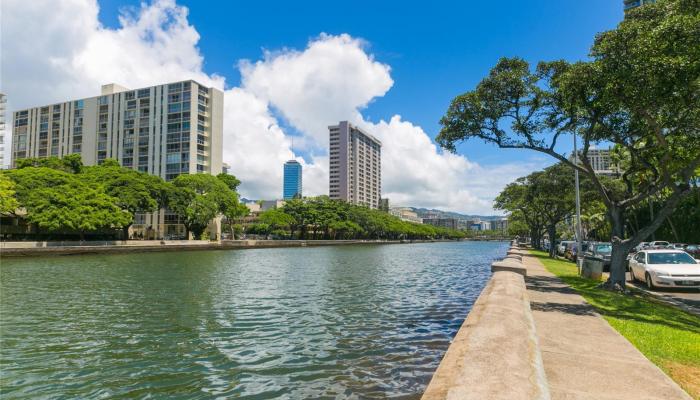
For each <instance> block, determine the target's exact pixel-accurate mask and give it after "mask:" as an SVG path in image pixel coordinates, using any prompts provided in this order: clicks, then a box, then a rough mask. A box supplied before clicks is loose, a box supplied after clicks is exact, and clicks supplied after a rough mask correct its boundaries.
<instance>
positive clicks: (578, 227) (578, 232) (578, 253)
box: [574, 132, 581, 275]
mask: <svg viewBox="0 0 700 400" xmlns="http://www.w3.org/2000/svg"><path fill="white" fill-rule="evenodd" d="M574 163H576V166H577V167H578V149H577V147H576V133H575V132H574ZM574 177H575V178H574V179H575V181H576V183H575V184H576V267H577V269H578V270H579V275H580V274H581V269H580V267H579V266H580V265H581V263H579V259H580V258H581V196H580V193H579V184H578V183H579V181H578V168H576V169H574Z"/></svg>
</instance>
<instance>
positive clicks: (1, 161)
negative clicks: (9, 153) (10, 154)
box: [0, 93, 7, 169]
mask: <svg viewBox="0 0 700 400" xmlns="http://www.w3.org/2000/svg"><path fill="white" fill-rule="evenodd" d="M6 105H7V96H5V95H4V94H2V93H0V169H2V168H5V130H6V126H7V125H6V124H5V110H6V108H5V106H6Z"/></svg>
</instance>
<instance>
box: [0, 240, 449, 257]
mask: <svg viewBox="0 0 700 400" xmlns="http://www.w3.org/2000/svg"><path fill="white" fill-rule="evenodd" d="M441 241H443V240H414V241H400V240H223V241H220V242H210V241H205V240H167V241H160V240H129V241H85V242H79V241H75V242H73V241H64V242H0V256H3V257H5V256H7V257H23V256H35V255H53V254H55V255H73V254H111V253H123V252H125V251H130V252H131V251H141V252H152V251H174V250H235V249H241V250H242V249H258V248H276V247H314V246H342V245H378V244H401V243H432V242H441ZM444 241H448V240H444Z"/></svg>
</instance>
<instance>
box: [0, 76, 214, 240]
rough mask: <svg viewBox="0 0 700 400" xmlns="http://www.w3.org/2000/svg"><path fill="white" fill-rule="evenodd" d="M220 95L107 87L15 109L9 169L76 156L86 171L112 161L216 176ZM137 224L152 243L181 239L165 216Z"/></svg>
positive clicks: (187, 87) (165, 174)
mask: <svg viewBox="0 0 700 400" xmlns="http://www.w3.org/2000/svg"><path fill="white" fill-rule="evenodd" d="M223 96H224V95H223V92H221V91H220V90H217V89H214V88H209V87H206V86H204V85H201V84H199V83H197V82H195V81H192V80H189V81H183V82H175V83H169V84H164V85H158V86H151V87H146V88H141V89H136V90H131V89H127V88H124V87H121V86H119V85H116V84H108V85H103V86H102V93H101V95H100V96H95V97H89V98H85V99H79V100H71V101H66V102H62V103H58V104H51V105H47V106H42V107H34V108H30V109H27V110H21V111H16V112H14V113H13V117H12V121H13V140H12V165H13V166H14V165H15V163H16V162H17V160H19V159H22V158H33V157H51V156H55V157H63V156H65V155H68V154H80V155H81V157H82V160H83V163H84V164H85V165H96V164H101V163H102V162H103V161H104V160H105V159H108V158H112V159H116V160H117V161H119V163H120V164H121V165H122V166H124V167H129V168H133V169H136V170H138V171H141V172H146V173H149V174H152V175H157V176H160V177H162V178H163V179H165V180H172V179H175V178H176V177H177V176H178V175H180V174H196V173H206V174H214V175H215V174H219V173H220V172H221V171H222V160H221V159H222V156H223V150H222V142H223ZM134 222H135V223H134V229H135V230H139V229H141V228H143V229H144V230H148V231H149V232H148V234H147V236H149V237H150V236H155V237H156V238H161V237H178V236H180V235H181V233H182V232H183V229H184V227H182V226H180V225H181V224H179V221H178V220H177V216H176V215H174V214H169V213H167V212H166V210H161V212H160V213H154V214H142V215H137V216H136V221H134ZM151 230H153V231H154V232H151ZM152 233H153V235H152ZM142 234H143V233H142Z"/></svg>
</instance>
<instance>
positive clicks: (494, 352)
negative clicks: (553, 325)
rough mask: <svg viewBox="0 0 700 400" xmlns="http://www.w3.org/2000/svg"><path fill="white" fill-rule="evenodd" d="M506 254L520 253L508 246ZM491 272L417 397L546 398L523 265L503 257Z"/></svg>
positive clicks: (546, 393)
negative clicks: (509, 248)
mask: <svg viewBox="0 0 700 400" xmlns="http://www.w3.org/2000/svg"><path fill="white" fill-rule="evenodd" d="M511 253H512V254H513V255H521V254H520V250H518V249H516V248H514V247H513V248H511V250H509V254H511ZM520 258H522V257H520ZM492 271H493V275H492V277H491V279H490V280H489V282H488V284H487V285H486V287H485V288H484V290H483V291H482V292H481V294H480V295H479V298H478V299H477V301H476V303H475V304H474V306H473V307H472V310H471V311H470V313H469V315H468V316H467V318H466V320H465V321H464V324H462V327H461V328H460V330H459V331H458V332H457V335H456V336H455V338H454V340H453V341H452V344H451V345H450V347H449V348H448V350H447V353H446V354H445V356H444V358H443V359H442V361H441V363H440V365H439V366H438V369H437V370H436V371H435V374H434V375H433V378H432V380H431V381H430V384H429V385H428V388H427V389H426V391H425V393H424V394H423V397H422V399H423V400H438V399H454V400H457V399H504V400H505V399H509V400H518V399H523V400H525V399H538V400H548V399H549V398H550V394H549V386H548V384H547V378H546V375H545V372H544V367H543V364H542V356H541V353H540V347H539V343H538V341H537V334H536V329H535V323H534V320H533V317H532V311H531V310H530V300H529V298H528V295H527V288H526V286H525V280H524V276H525V274H526V273H525V271H526V270H525V267H523V265H522V263H521V261H520V260H519V259H518V258H509V259H506V260H504V261H499V262H495V263H494V264H493V265H492Z"/></svg>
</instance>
